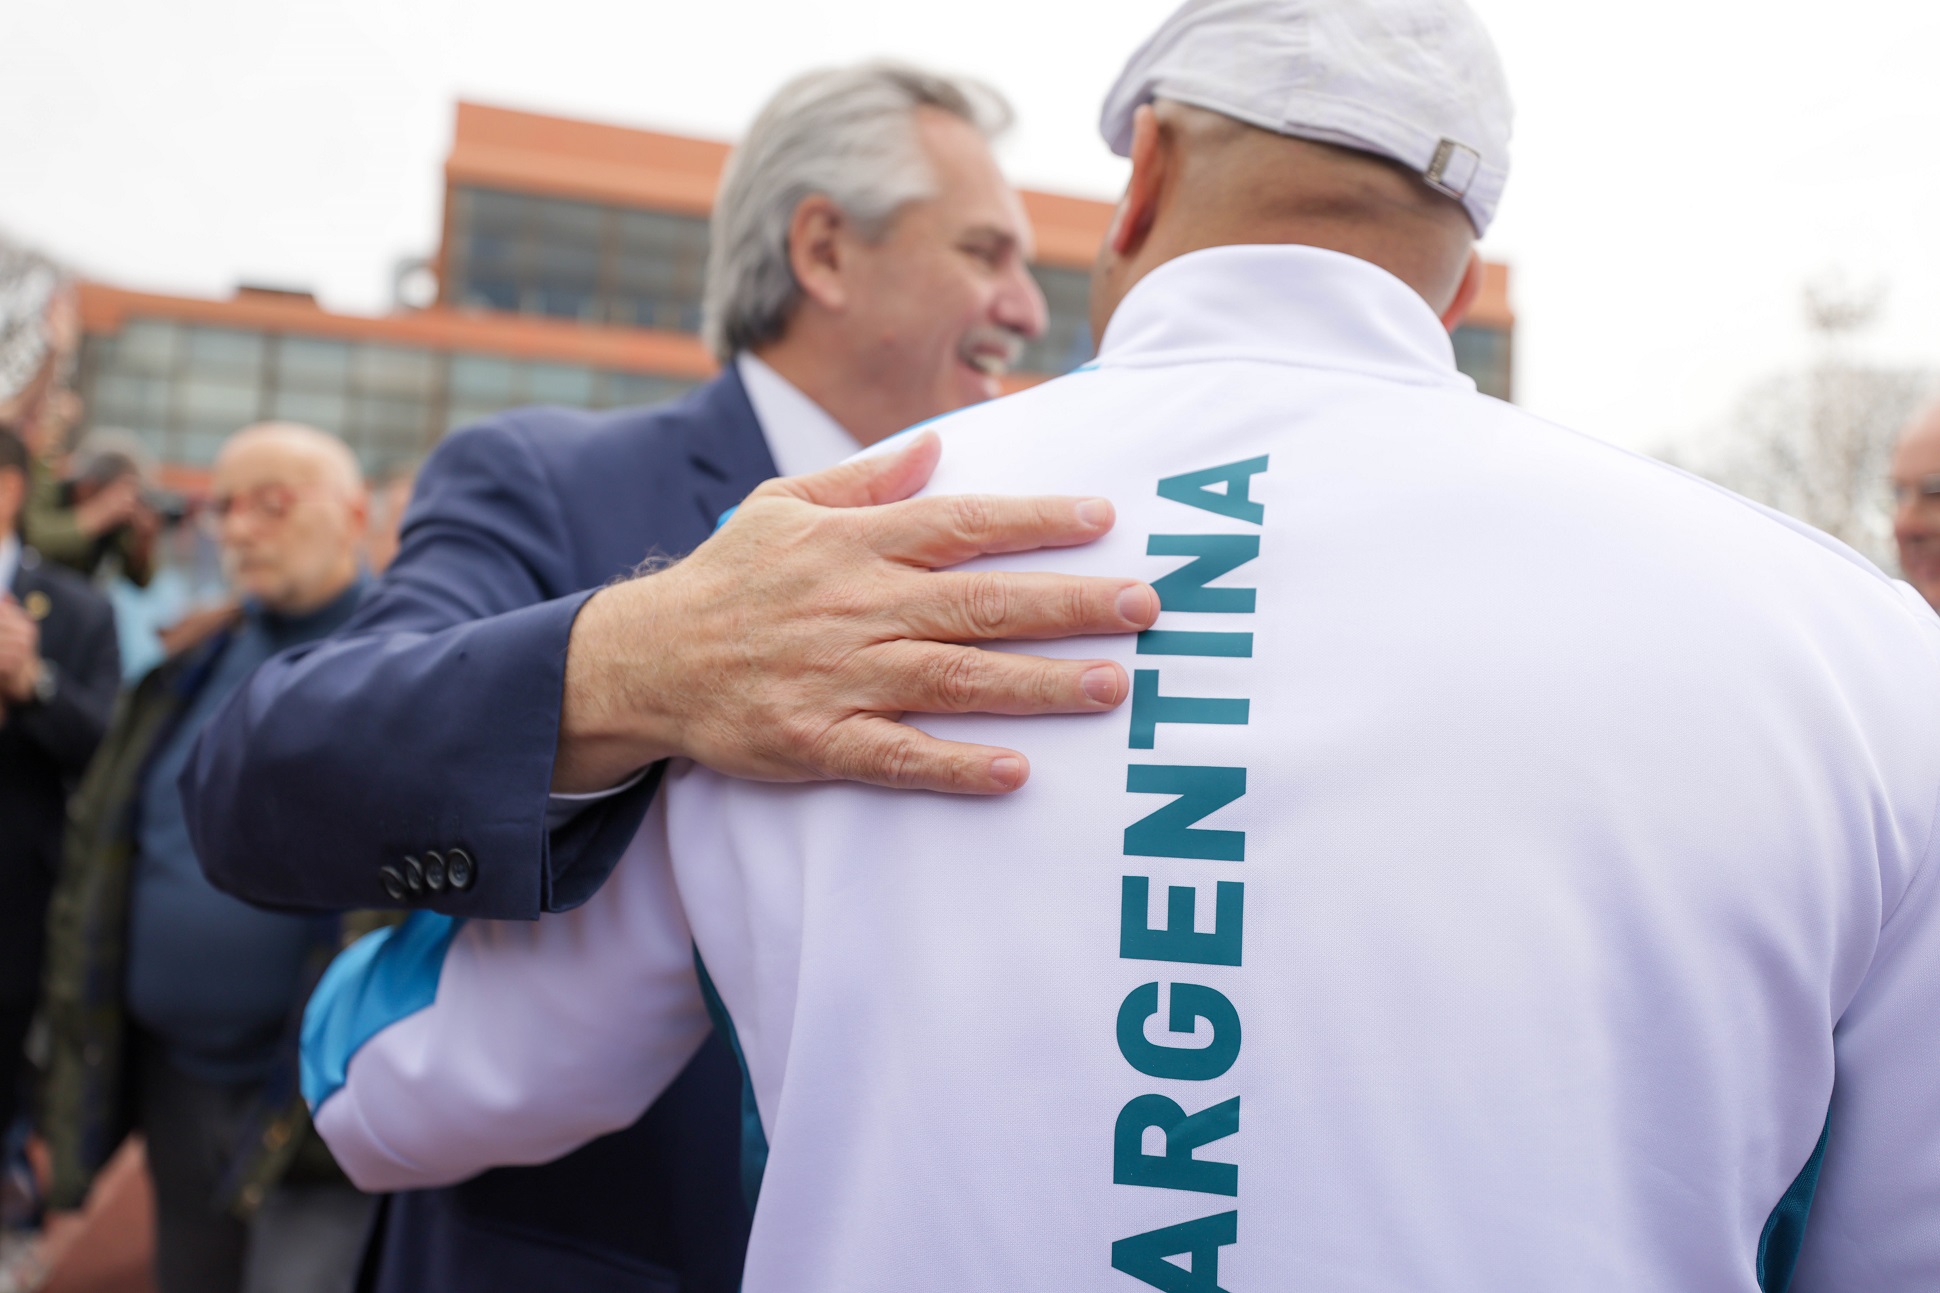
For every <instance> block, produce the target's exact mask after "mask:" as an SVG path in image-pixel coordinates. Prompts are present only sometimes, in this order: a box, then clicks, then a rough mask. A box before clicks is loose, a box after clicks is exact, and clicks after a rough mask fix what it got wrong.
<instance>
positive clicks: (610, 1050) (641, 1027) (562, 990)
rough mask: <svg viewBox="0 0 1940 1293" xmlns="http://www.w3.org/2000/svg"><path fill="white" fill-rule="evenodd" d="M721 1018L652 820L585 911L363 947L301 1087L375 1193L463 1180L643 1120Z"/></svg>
mask: <svg viewBox="0 0 1940 1293" xmlns="http://www.w3.org/2000/svg"><path fill="white" fill-rule="evenodd" d="M708 1029H709V1024H708V1018H707V1009H706V1005H705V1003H704V1001H703V999H702V996H701V993H700V989H699V985H698V982H697V975H696V972H695V968H694V955H693V947H692V941H691V937H690V935H689V933H688V930H687V925H686V921H685V919H684V918H683V917H682V915H681V910H680V904H679V901H678V897H677V895H676V894H675V892H674V886H673V882H672V878H671V869H670V868H669V867H668V866H667V864H666V858H665V843H664V835H663V834H662V832H661V831H660V830H659V829H658V827H657V824H655V823H650V824H649V829H648V830H647V831H645V832H643V833H642V835H641V837H640V841H639V842H638V843H637V844H636V845H635V846H634V847H633V848H632V849H631V850H629V851H628V853H627V855H626V857H625V858H624V859H623V860H622V862H621V863H620V865H619V867H618V869H617V870H616V871H615V872H614V874H613V877H612V879H611V880H610V881H609V882H608V883H607V884H606V885H605V886H604V887H603V888H602V889H601V890H600V891H599V892H598V893H597V894H595V895H593V897H592V898H591V899H589V900H588V901H587V902H586V903H585V904H584V905H583V906H581V907H578V908H576V909H574V910H573V911H570V912H565V913H560V914H555V915H546V916H542V917H540V918H539V920H537V921H536V922H494V921H463V922H460V921H454V920H451V919H450V918H448V917H443V916H437V915H432V914H430V913H419V914H417V915H414V916H413V917H411V919H410V920H409V921H408V922H406V923H405V924H404V925H403V926H401V927H400V928H398V929H395V930H385V931H381V932H379V933H377V934H373V935H371V936H370V937H368V938H366V939H365V940H363V941H362V942H360V943H358V944H356V945H354V946H353V947H352V948H350V949H349V950H348V951H347V952H345V953H344V954H343V955H342V956H341V957H339V958H338V960H337V961H336V962H335V963H334V964H333V965H332V966H331V967H330V970H329V972H328V973H327V974H326V975H325V976H324V978H323V981H322V982H321V983H320V984H319V985H318V987H317V990H316V993H315V994H314V995H313V996H312V997H311V999H310V1004H309V1007H308V1009H307V1011H306V1012H305V1015H304V1021H303V1094H304V1097H305V1099H306V1100H308V1101H309V1103H310V1106H311V1110H312V1114H313V1117H314V1120H315V1123H316V1127H317V1130H318V1132H319V1133H320V1134H321V1135H322V1136H323V1139H324V1141H325V1143H327V1144H328V1145H329V1146H330V1150H331V1153H332V1154H333V1155H334V1156H335V1157H336V1160H337V1162H338V1163H339V1164H340V1165H341V1166H342V1167H343V1169H344V1171H345V1173H346V1174H347V1175H348V1176H349V1177H350V1179H351V1180H352V1181H354V1182H355V1183H356V1184H357V1185H358V1186H359V1187H360V1188H362V1189H365V1190H404V1189H422V1188H428V1187H432V1186H440V1185H449V1184H452V1183H453V1182H456V1181H461V1180H464V1179H466V1178H467V1177H470V1176H473V1175H476V1174H477V1173H478V1172H481V1171H483V1170H485V1169H486V1168H489V1167H497V1166H506V1165H515V1164H528V1163H543V1162H549V1161H551V1160H552V1159H554V1158H557V1157H559V1156H560V1155H562V1154H564V1153H566V1152H568V1151H570V1150H573V1149H576V1148H578V1147H579V1146H580V1145H583V1144H585V1143H586V1142H587V1141H590V1140H592V1139H594V1138H595V1137H598V1136H601V1135H604V1134H606V1133H607V1132H611V1131H616V1130H618V1129H620V1128H622V1127H626V1126H630V1125H632V1124H633V1122H635V1121H636V1120H637V1119H638V1118H639V1117H640V1115H641V1114H642V1113H644V1112H645V1111H646V1109H647V1107H648V1105H650V1104H651V1103H653V1101H654V1100H655V1099H656V1098H657V1097H658V1096H659V1095H660V1093H661V1092H662V1091H664V1090H665V1089H666V1088H667V1087H668V1086H669V1085H670V1084H671V1083H672V1082H673V1081H674V1079H675V1078H676V1077H678V1076H679V1075H680V1072H681V1070H682V1069H683V1068H685V1067H686V1065H687V1063H688V1061H689V1060H690V1059H692V1058H693V1056H694V1053H695V1052H696V1051H697V1050H698V1049H699V1048H700V1045H701V1043H702V1042H703V1041H705V1040H706V1038H707V1033H708Z"/></svg>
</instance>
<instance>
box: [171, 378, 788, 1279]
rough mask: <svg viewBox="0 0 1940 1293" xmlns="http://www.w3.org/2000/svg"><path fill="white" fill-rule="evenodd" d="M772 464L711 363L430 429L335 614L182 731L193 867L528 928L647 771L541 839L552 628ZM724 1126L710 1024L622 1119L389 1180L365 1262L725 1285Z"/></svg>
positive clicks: (590, 884)
mask: <svg viewBox="0 0 1940 1293" xmlns="http://www.w3.org/2000/svg"><path fill="white" fill-rule="evenodd" d="M774 470H775V468H774V463H773V460H772V459H771V458H770V456H769V454H768V449H767V444H766V442H765V441H764V440H763V438H762V434H761V429H760V427H759V426H758V425H757V423H756V422H755V417H754V410H753V408H752V406H750V404H749V403H748V397H747V393H746V392H745V391H744V390H743V389H742V386H741V382H740V379H739V377H737V376H736V375H735V373H734V370H733V369H732V368H729V369H728V370H727V371H726V372H725V373H724V374H723V375H722V376H721V377H719V378H718V379H716V380H715V381H713V382H711V383H709V384H708V385H707V386H704V387H702V388H701V389H699V390H697V391H695V392H694V393H693V394H692V395H690V396H688V397H687V398H686V399H683V400H681V401H679V402H678V403H675V404H671V405H667V406H663V407H659V408H653V409H622V410H616V411H614V412H609V413H581V412H572V411H567V410H563V409H524V410H519V411H516V412H512V413H506V414H503V415H501V416H499V417H497V418H495V419H493V420H492V421H490V422H487V423H485V424H484V425H482V426H478V427H474V428H471V429H469V430H466V431H462V432H459V433H458V434H456V435H454V436H451V437H449V438H448V439H447V440H446V441H445V442H444V443H443V444H441V445H440V446H439V447H438V449H437V451H436V452H435V453H433V454H432V456H431V459H430V461H429V462H427V463H426V465H425V468H424V471H423V472H422V474H421V475H420V476H419V477H418V485H417V491H416V494H415V496H414V498H413V500H412V503H411V508H410V511H409V512H408V513H407V515H406V517H405V522H404V533H403V539H402V546H401V547H400V549H399V552H398V557H397V560H396V562H395V563H394V564H393V565H392V566H391V568H390V570H389V571H388V572H387V573H386V575H385V577H384V580H383V582H382V583H381V584H380V585H379V587H378V589H377V591H376V593H375V594H374V595H373V596H372V598H371V600H370V601H369V602H367V603H366V604H365V606H364V608H363V609H362V610H361V611H360V612H359V613H358V615H357V617H356V618H355V619H354V620H352V621H351V623H349V624H348V625H346V626H345V627H344V628H343V629H342V630H341V631H340V632H339V633H338V634H337V635H336V636H335V637H333V638H332V639H330V640H328V641H326V642H322V643H319V644H317V645H315V646H312V647H309V648H306V649H303V650H299V651H293V652H289V653H286V654H284V655H282V656H279V657H277V658H276V659H274V660H272V661H270V662H269V663H268V664H266V665H265V666H263V667H262V668H261V669H260V670H258V671H257V673H256V675H255V676H254V678H252V679H251V681H250V682H249V684H248V685H247V686H246V687H244V688H243V689H242V691H240V692H238V693H237V695H236V696H235V697H234V698H233V699H232V700H231V701H230V703H229V704H228V706H227V707H226V708H225V709H224V710H223V712H221V713H220V714H218V715H217V716H216V718H215V720H214V721H212V722H211V723H210V724H209V726H208V727H207V728H206V729H204V731H203V734H202V738H201V742H200V745H199V746H198V749H197V752H196V756H195V758H194V760H193V761H192V762H191V764H190V767H189V770H188V772H187V774H186V775H185V779H184V785H185V788H187V789H188V791H189V793H188V797H187V802H188V806H189V818H190V826H191V829H192V831H193V832H194V834H195V839H196V846H197V854H198V856H200V857H201V858H202V860H203V864H204V869H205V870H206V871H207V872H208V873H209V875H210V877H211V878H212V879H213V880H215V882H216V883H217V884H218V885H220V886H221V887H223V888H225V889H227V890H228V891H229V892H231V893H234V894H236V895H238V896H239V897H242V898H244V899H247V900H249V901H251V902H256V903H261V904H264V905H269V906H281V907H290V908H313V909H314V908H329V907H332V906H349V905H363V906H369V905H396V904H397V903H398V902H399V901H400V899H399V898H393V897H391V896H389V895H390V894H391V893H392V892H393V891H395V892H396V893H397V894H399V895H401V901H402V903H403V904H405V905H412V906H419V907H425V908H431V909H435V910H439V911H444V912H447V913H449V914H452V915H456V916H486V917H493V918H499V919H531V918H533V917H534V916H537V915H538V914H539V913H540V912H541V911H546V910H561V909H565V908H570V907H572V906H574V905H576V904H578V903H580V902H583V901H584V900H585V899H586V898H587V897H588V896H589V895H590V894H592V893H593V892H594V891H595V890H596V889H598V887H599V885H600V883H601V882H602V881H604V880H605V878H606V875H607V873H608V872H609V871H610V870H611V869H612V867H613V864H614V863H615V862H616V861H617V860H618V859H619V856H620V854H621V853H622V852H623V851H624V850H625V848H626V846H627V844H628V843H629V842H630V841H631V840H632V838H633V835H634V832H635V831H636V830H637V829H638V828H639V823H640V820H641V818H642V816H643V815H644V814H645V812H646V806H647V802H648V799H649V797H650V796H651V794H652V793H653V786H652V784H651V779H649V781H648V782H645V783H642V785H641V786H640V787H638V788H637V789H636V790H634V791H632V792H629V793H627V794H623V795H619V796H617V797H615V798H613V799H610V800H606V801H603V802H601V803H599V804H597V805H595V806H594V807H592V808H590V809H588V810H587V811H586V812H585V813H583V814H582V815H581V816H579V817H577V818H575V819H574V820H573V821H572V822H571V824H570V825H569V826H567V827H566V828H564V829H562V830H560V831H557V832H554V833H552V834H551V835H550V836H549V835H548V831H547V808H548V804H549V798H550V796H549V788H550V785H551V780H552V763H553V754H554V749H555V745H556V742H557V739H558V732H559V710H560V698H561V695H562V691H563V687H564V680H565V664H566V643H567V638H568V635H569V634H570V633H571V631H572V623H573V618H574V617H575V616H576V615H577V614H578V613H579V608H580V606H581V605H582V604H583V603H584V602H585V600H586V598H587V597H588V596H590V595H591V593H592V592H593V591H594V590H596V589H598V588H599V587H600V586H601V585H603V584H605V583H607V582H608V581H610V580H612V579H613V578H615V577H616V576H620V575H624V574H626V573H627V572H629V571H631V570H632V569H634V568H635V567H636V566H637V565H638V564H639V563H640V562H641V561H642V560H644V559H645V558H647V557H649V556H652V555H654V554H656V553H658V554H664V555H669V556H672V555H678V554H681V553H684V552H687V551H689V550H691V549H692V548H694V547H695V546H697V545H698V544H699V543H700V542H701V541H702V540H704V539H706V538H707V536H708V535H709V534H711V533H712V532H713V529H714V525H715V523H716V521H717V520H718V519H719V518H720V516H721V514H722V513H723V512H724V511H726V510H727V509H728V508H730V507H732V506H734V505H735V504H737V503H739V502H740V501H741V500H742V499H743V498H744V497H746V495H747V493H748V491H750V490H751V489H753V488H754V487H755V486H756V485H757V484H759V483H760V482H761V481H762V480H765V479H766V478H768V477H769V476H772V475H773V474H774ZM434 853H435V854H436V855H437V865H436V866H435V867H434V866H432V865H431V862H432V858H431V855H432V854H434ZM454 854H456V855H458V856H460V857H462V858H463V859H464V860H465V861H466V862H467V863H468V864H469V865H468V866H467V867H466V868H465V870H464V872H462V873H461V874H463V875H464V879H465V880H466V882H467V883H465V884H464V885H459V884H458V883H457V882H456V878H455V877H454V875H453V872H452V870H451V867H450V860H451V858H452V857H453V856H454ZM407 859H409V861H408V862H407ZM434 878H435V879H436V880H437V881H438V882H439V883H437V884H433V883H432V880H433V879H434ZM739 1126H740V1083H739V1079H738V1075H737V1067H736V1064H735V1062H734V1060H733V1057H732V1055H731V1053H730V1052H729V1051H728V1049H727V1047H726V1046H725V1045H724V1044H723V1043H722V1042H721V1041H720V1040H719V1039H718V1038H713V1039H710V1040H709V1042H708V1043H707V1045H706V1046H705V1047H703V1048H702V1051H701V1053H700V1054H699V1055H698V1056H697V1057H696V1058H695V1060H694V1062H693V1064H692V1065H691V1066H690V1067H689V1069H688V1070H687V1072H686V1074H685V1075H683V1077H682V1078H681V1079H680V1081H679V1082H678V1083H677V1084H676V1085H675V1087H674V1088H673V1089H671V1090H670V1091H669V1092H668V1093H667V1094H666V1095H665V1096H663V1097H662V1098H661V1099H660V1100H659V1101H658V1102H657V1103H656V1104H655V1105H654V1106H653V1108H651V1109H649V1110H648V1111H647V1113H646V1114H645V1115H644V1116H643V1117H642V1118H641V1120H640V1121H639V1122H638V1123H636V1124H635V1125H634V1126H633V1127H631V1128H629V1129H627V1130H626V1131H622V1132H618V1133H615V1134H614V1135H612V1136H607V1137H603V1138H601V1139H600V1140H598V1141H595V1142H593V1143H592V1144H590V1145H588V1146H586V1147H585V1148H583V1149H581V1150H579V1151H577V1152H575V1153H573V1154H569V1155H567V1156H566V1157H565V1158H563V1159H560V1160H558V1161H557V1162H554V1163H549V1164H546V1165H545V1166H542V1167H524V1168H501V1169H498V1170H496V1171H491V1172H486V1173H484V1174H483V1175H482V1176H479V1177H477V1178H475V1179H473V1180H471V1181H467V1182H465V1183H464V1184H462V1185H458V1186H454V1187H452V1188H450V1189H444V1190H431V1191H423V1192H418V1193H413V1194H405V1195H399V1196H396V1197H395V1198H394V1199H393V1200H392V1202H391V1204H390V1205H389V1207H388V1208H387V1211H386V1214H385V1217H384V1229H383V1230H382V1232H381V1237H380V1243H379V1244H378V1245H377V1247H376V1248H375V1249H374V1251H373V1254H372V1272H371V1275H372V1277H373V1278H374V1280H375V1282H376V1286H377V1287H378V1288H380V1289H383V1290H386V1293H389V1291H390V1290H398V1291H400V1293H401V1291H405V1290H408V1291H409V1293H437V1291H438V1290H444V1289H451V1290H462V1291H463V1293H490V1291H491V1290H496V1289H506V1290H517V1291H518V1293H529V1291H531V1290H545V1289H563V1290H574V1291H575V1293H577V1291H578V1290H606V1289H632V1290H665V1289H675V1288H678V1289H680V1290H682V1293H734V1290H735V1289H736V1288H737V1286H738V1284H739V1279H740V1269H741V1260H742V1254H743V1251H744V1249H745V1244H746V1239H747V1228H748V1214H747V1209H746V1205H745V1203H744V1202H743V1200H742V1197H741V1192H740V1180H739V1152H738V1151H739V1141H740V1132H739Z"/></svg>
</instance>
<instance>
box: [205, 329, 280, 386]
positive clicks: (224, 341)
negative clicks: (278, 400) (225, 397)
mask: <svg viewBox="0 0 1940 1293" xmlns="http://www.w3.org/2000/svg"><path fill="white" fill-rule="evenodd" d="M188 341H189V355H188V361H189V368H190V370H191V371H193V372H194V373H196V374H197V375H199V376H209V375H215V374H223V375H226V376H230V377H234V378H238V379H241V380H247V381H250V382H254V381H256V380H258V378H259V375H260V374H261V373H262V370H263V352H264V349H265V347H264V344H263V341H264V338H263V334H262V333H260V332H244V331H241V330H240V329H237V328H190V329H189V330H188Z"/></svg>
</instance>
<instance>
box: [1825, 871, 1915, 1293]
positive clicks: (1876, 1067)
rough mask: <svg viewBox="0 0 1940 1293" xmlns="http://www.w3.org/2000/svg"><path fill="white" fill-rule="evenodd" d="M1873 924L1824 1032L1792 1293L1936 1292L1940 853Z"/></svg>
mask: <svg viewBox="0 0 1940 1293" xmlns="http://www.w3.org/2000/svg"><path fill="white" fill-rule="evenodd" d="M1936 843H1940V841H1934V842H1930V843H1929V845H1928V849H1927V853H1926V858H1925V862H1924V864H1923V865H1922V867H1921V869H1920V871H1919V873H1918V874H1917V875H1916V876H1915V877H1914V879H1913V882H1912V883H1911V884H1910V885H1909V886H1908V887H1907V890H1906V893H1905V895H1904V896H1903V897H1902V898H1901V900H1900V904H1899V907H1898V908H1897V909H1896V910H1895V911H1893V912H1892V914H1891V915H1890V917H1889V918H1888V919H1887V921H1886V924H1885V927H1884V928H1883V929H1882V930H1881V934H1880V942H1879V946H1878V949H1877V951H1876V953H1875V955H1874V958H1873V963H1872V966H1871V968H1870V969H1869V971H1868V972H1867V976H1866V979H1865V981H1864V982H1863V983H1862V984H1861V985H1860V988H1859V991H1858V993H1857V994H1856V995H1855V996H1854V998H1853V1000H1852V1002H1851V1004H1850V1005H1849V1006H1848V1007H1847V1008H1846V1012H1845V1014H1844V1015H1842V1016H1841V1017H1840V1020H1839V1024H1838V1027H1837V1028H1836V1029H1835V1030H1834V1032H1833V1045H1834V1054H1835V1059H1836V1066H1837V1067H1836V1070H1835V1074H1834V1078H1833V1088H1832V1113H1831V1118H1830V1120H1829V1122H1828V1124H1827V1135H1826V1148H1825V1160H1824V1164H1823V1167H1822V1168H1821V1170H1820V1174H1819V1183H1818V1192H1817V1194H1816V1196H1815V1197H1814V1199H1813V1202H1812V1210H1811V1213H1810V1216H1809V1219H1808V1220H1807V1223H1806V1228H1805V1239H1804V1243H1803V1245H1802V1246H1801V1249H1800V1252H1799V1265H1798V1268H1797V1271H1796V1273H1795V1275H1794V1278H1793V1282H1792V1293H1851V1291H1852V1290H1856V1289H1864V1290H1866V1293H1932V1291H1933V1290H1935V1289H1940V1061H1937V1060H1936V1058H1935V1049H1934V1048H1935V1042H1936V1039H1940V859H1936V857H1935V856H1934V852H1935V844H1936Z"/></svg>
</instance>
